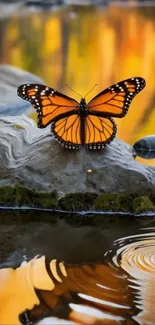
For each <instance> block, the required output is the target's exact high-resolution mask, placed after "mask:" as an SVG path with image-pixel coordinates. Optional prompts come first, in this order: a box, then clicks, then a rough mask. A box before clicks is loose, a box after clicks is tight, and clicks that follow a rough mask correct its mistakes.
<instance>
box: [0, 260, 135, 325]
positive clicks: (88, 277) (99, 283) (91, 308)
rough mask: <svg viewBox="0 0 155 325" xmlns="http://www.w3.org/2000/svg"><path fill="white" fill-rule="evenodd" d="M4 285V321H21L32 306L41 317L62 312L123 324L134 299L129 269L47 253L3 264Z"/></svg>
mask: <svg viewBox="0 0 155 325" xmlns="http://www.w3.org/2000/svg"><path fill="white" fill-rule="evenodd" d="M47 265H48V266H47ZM0 289H1V290H0V305H1V307H0V324H7V325H8V324H10V325H11V324H12V325H14V324H21V323H20V321H19V314H21V313H23V312H25V311H26V310H27V313H28V314H27V315H28V318H29V320H30V321H35V322H37V320H39V319H42V318H44V317H49V316H57V317H59V314H60V317H62V318H69V319H70V320H72V321H76V322H78V323H80V324H88V323H89V324H96V323H97V324H116V323H117V324H120V323H121V322H122V321H123V320H125V319H126V316H129V315H130V314H131V305H132V304H133V302H132V294H131V293H130V289H128V287H127V277H126V276H125V275H124V272H122V271H120V270H118V269H112V268H111V267H110V266H106V265H104V264H90V265H87V264H83V265H72V264H66V263H63V262H58V261H57V260H51V261H50V262H49V263H47V261H46V262H45V256H42V257H40V258H34V259H32V260H31V261H29V262H28V263H26V262H24V263H22V265H21V266H20V267H19V268H17V269H16V270H13V269H11V268H8V269H1V270H0ZM59 311H60V313H59ZM63 315H64V316H63ZM67 315H68V316H67Z"/></svg>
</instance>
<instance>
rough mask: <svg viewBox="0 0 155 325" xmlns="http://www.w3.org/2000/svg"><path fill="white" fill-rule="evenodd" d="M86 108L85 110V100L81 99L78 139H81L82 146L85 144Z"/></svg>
mask: <svg viewBox="0 0 155 325" xmlns="http://www.w3.org/2000/svg"><path fill="white" fill-rule="evenodd" d="M86 108H87V104H86V100H85V98H81V101H80V109H79V115H80V119H81V129H80V138H81V144H82V145H84V143H85V117H86V115H87V114H88V112H87V110H86Z"/></svg>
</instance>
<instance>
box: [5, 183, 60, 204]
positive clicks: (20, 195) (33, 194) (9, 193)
mask: <svg viewBox="0 0 155 325" xmlns="http://www.w3.org/2000/svg"><path fill="white" fill-rule="evenodd" d="M56 201H57V196H56V192H54V191H53V192H51V193H43V192H37V191H35V190H32V189H28V188H25V187H23V186H21V185H16V186H14V187H9V186H4V187H0V205H7V206H12V205H13V206H16V205H17V206H22V205H28V206H31V207H40V208H53V207H55V206H56Z"/></svg>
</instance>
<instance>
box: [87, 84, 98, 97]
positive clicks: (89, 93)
mask: <svg viewBox="0 0 155 325" xmlns="http://www.w3.org/2000/svg"><path fill="white" fill-rule="evenodd" d="M96 86H97V84H95V85H94V86H93V88H92V89H91V90H90V91H89V92H88V93H87V94H86V96H84V98H86V97H87V96H88V95H89V94H90V93H91V91H93V89H94V88H95V87H96Z"/></svg>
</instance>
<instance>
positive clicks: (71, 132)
mask: <svg viewBox="0 0 155 325" xmlns="http://www.w3.org/2000/svg"><path fill="white" fill-rule="evenodd" d="M144 87H145V80H144V79H143V78H141V77H135V78H129V79H126V80H123V81H121V82H119V83H116V84H114V85H112V86H110V87H109V88H107V89H105V90H103V91H101V92H100V93H99V94H97V95H96V96H95V97H94V98H92V99H91V100H90V101H89V102H88V103H86V100H85V98H81V100H80V102H78V101H76V100H75V99H74V98H71V97H68V96H66V95H64V94H62V93H60V92H58V91H57V90H55V89H53V88H50V87H47V86H44V85H40V84H24V85H21V86H19V88H18V95H19V96H20V97H22V98H23V99H25V100H28V101H30V102H31V104H32V105H33V107H34V108H35V109H36V111H37V113H38V127H39V128H45V127H46V126H47V125H49V124H51V132H52V134H53V136H54V137H55V138H56V139H57V140H58V141H59V142H60V143H61V144H62V145H63V146H64V147H65V148H67V149H80V146H81V145H83V146H85V148H86V149H93V150H94V149H102V148H104V147H105V146H106V145H107V144H109V143H110V142H111V141H112V140H113V139H114V138H115V136H116V131H117V125H116V123H115V121H114V119H113V117H116V118H122V117H124V116H125V115H126V114H127V112H128V109H129V106H130V103H131V101H132V99H133V98H134V97H135V95H136V94H138V93H139V92H140V91H141V90H142V89H143V88H144Z"/></svg>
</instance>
